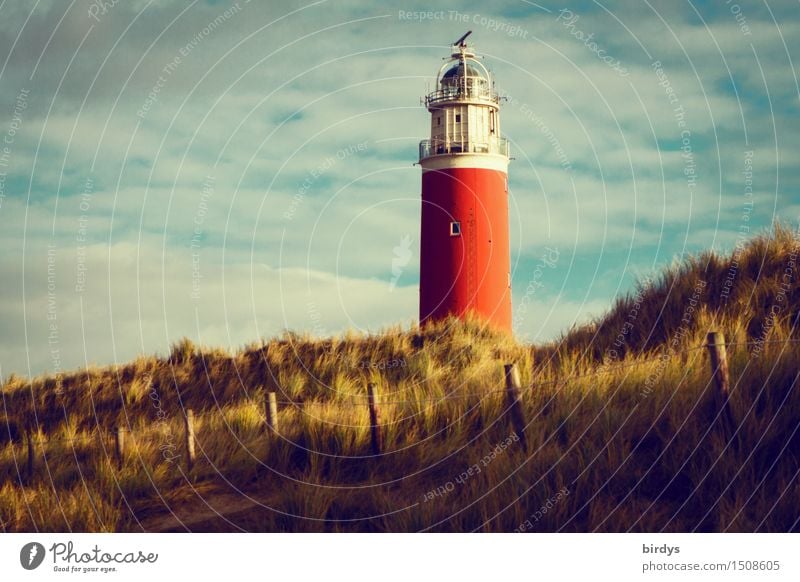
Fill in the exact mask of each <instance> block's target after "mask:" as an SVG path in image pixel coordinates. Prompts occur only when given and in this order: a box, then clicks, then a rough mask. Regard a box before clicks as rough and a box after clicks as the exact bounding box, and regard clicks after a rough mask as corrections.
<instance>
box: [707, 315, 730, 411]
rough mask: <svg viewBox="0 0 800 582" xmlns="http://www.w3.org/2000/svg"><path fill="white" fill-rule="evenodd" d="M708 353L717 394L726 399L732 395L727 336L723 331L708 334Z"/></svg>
mask: <svg viewBox="0 0 800 582" xmlns="http://www.w3.org/2000/svg"><path fill="white" fill-rule="evenodd" d="M707 339H708V346H707V347H708V354H709V355H710V356H711V376H712V377H713V378H714V384H715V385H716V388H717V395H718V396H720V397H722V398H723V400H724V401H727V400H728V396H729V395H730V378H729V376H728V354H727V352H726V350H725V336H724V335H723V334H722V332H719V331H712V332H710V333H709V334H708V338H707Z"/></svg>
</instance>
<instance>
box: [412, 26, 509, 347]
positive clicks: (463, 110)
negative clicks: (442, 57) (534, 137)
mask: <svg viewBox="0 0 800 582" xmlns="http://www.w3.org/2000/svg"><path fill="white" fill-rule="evenodd" d="M469 34H470V33H469V32H468V33H467V34H465V35H464V36H462V37H461V38H460V39H459V40H457V41H456V42H455V44H454V45H453V48H454V51H453V54H452V55H451V58H450V59H449V60H448V62H446V63H445V64H444V65H443V66H442V67H441V69H439V73H438V75H437V76H436V90H435V91H433V92H432V93H430V94H429V95H427V96H426V97H425V105H426V107H427V109H428V111H429V112H430V114H431V137H430V139H427V140H424V141H422V142H421V143H420V144H419V163H420V165H421V166H422V233H421V256H420V298H419V319H420V323H423V324H424V323H425V322H428V321H432V320H437V319H441V318H444V317H446V316H448V315H456V316H464V315H467V314H468V313H473V314H475V315H477V316H478V317H480V318H482V319H484V320H485V321H487V322H488V323H489V324H490V325H492V326H493V327H496V328H498V329H502V330H506V331H508V332H510V331H511V272H510V258H509V236H508V142H507V141H506V140H505V139H504V138H503V137H501V136H500V108H499V104H500V100H499V98H498V96H497V93H496V92H495V90H494V81H493V80H492V76H491V75H490V73H489V71H488V70H487V69H486V67H484V66H483V64H481V62H480V61H479V60H477V59H476V57H475V53H474V52H472V51H471V50H470V49H469V47H467V45H466V43H465V42H464V41H465V39H466V37H467V36H468V35H469Z"/></svg>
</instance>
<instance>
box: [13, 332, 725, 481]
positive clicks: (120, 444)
mask: <svg viewBox="0 0 800 582" xmlns="http://www.w3.org/2000/svg"><path fill="white" fill-rule="evenodd" d="M706 347H707V348H708V352H709V356H710V364H711V375H712V379H713V382H714V386H715V390H714V397H713V407H714V412H715V413H716V414H718V415H719V416H720V418H721V421H722V424H723V427H724V430H725V433H726V438H728V439H730V436H731V430H732V427H733V426H735V425H734V424H733V418H732V414H731V410H730V407H729V404H728V399H729V395H730V377H729V372H728V358H727V354H726V350H725V337H724V336H723V334H722V333H720V332H711V333H709V334H708V343H707V346H706ZM503 368H504V372H505V395H506V406H507V411H508V416H509V420H510V422H511V426H512V428H513V430H514V432H515V433H516V435H517V436H518V437H519V443H520V445H521V447H522V449H523V450H524V451H525V452H527V451H528V443H527V440H526V439H525V427H526V426H527V423H526V420H525V412H524V410H523V407H522V386H521V383H520V376H519V369H518V368H517V365H516V364H505V365H504V367H503ZM367 404H368V406H369V424H370V446H371V450H372V453H373V455H380V454H381V453H383V433H382V430H381V411H380V401H379V392H378V387H377V385H376V384H373V383H370V384H368V385H367ZM264 412H265V416H266V429H267V433H268V435H277V434H279V432H280V427H279V423H278V399H277V395H276V393H275V392H267V393H266V394H265V397H264ZM194 421H195V416H194V411H193V410H192V409H191V408H187V409H186V415H185V417H184V450H185V451H186V466H187V468H188V469H189V470H191V469H192V467H194V465H195V463H196V461H197V453H196V437H195V426H194ZM127 432H128V431H127V429H126V428H124V427H122V426H119V427H117V428H116V429H115V430H114V432H113V435H114V461H115V462H116V465H117V467H118V468H122V465H123V463H124V460H125V448H126V444H127V439H126V433H127ZM25 441H26V445H27V466H26V471H27V476H28V478H31V477H33V473H34V470H35V465H36V453H35V447H34V437H33V431H30V430H29V431H27V433H26V435H25Z"/></svg>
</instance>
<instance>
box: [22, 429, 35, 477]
mask: <svg viewBox="0 0 800 582" xmlns="http://www.w3.org/2000/svg"><path fill="white" fill-rule="evenodd" d="M25 442H26V444H27V445H28V466H27V475H28V479H33V469H34V466H35V464H36V461H35V454H36V452H35V450H34V447H33V429H31V428H28V430H27V431H26V432H25Z"/></svg>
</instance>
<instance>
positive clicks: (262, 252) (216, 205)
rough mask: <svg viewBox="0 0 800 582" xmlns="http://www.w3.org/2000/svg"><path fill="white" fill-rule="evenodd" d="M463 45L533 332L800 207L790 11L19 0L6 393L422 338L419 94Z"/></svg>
mask: <svg viewBox="0 0 800 582" xmlns="http://www.w3.org/2000/svg"><path fill="white" fill-rule="evenodd" d="M467 30H472V35H471V37H470V41H471V42H472V43H473V44H474V47H475V49H476V50H477V51H478V52H479V53H480V54H481V55H482V56H483V59H484V63H485V64H486V66H487V67H488V68H489V69H490V70H491V71H492V73H493V74H494V76H495V81H496V84H497V90H498V91H499V93H500V94H501V95H503V96H505V99H504V100H503V102H502V109H501V127H502V130H503V133H504V134H505V135H506V136H507V137H508V139H509V141H510V143H511V150H512V156H513V160H512V162H511V165H510V168H509V195H510V217H509V219H510V228H511V260H512V270H513V273H512V301H513V309H514V318H513V320H514V330H515V334H516V335H517V337H518V338H519V339H521V340H524V341H532V342H543V341H548V340H552V339H554V338H557V337H559V335H560V334H561V333H563V332H565V331H566V330H568V329H569V328H570V327H572V326H574V325H579V324H581V323H584V322H586V321H589V320H591V319H592V318H595V317H598V316H601V315H602V314H603V313H604V312H605V311H606V310H607V309H608V308H609V307H610V306H611V305H612V303H613V301H614V299H615V298H616V297H618V296H620V295H624V294H626V293H629V292H631V290H632V289H633V288H634V285H635V282H636V281H637V280H639V279H642V278H643V277H646V276H648V275H652V274H655V273H657V272H658V271H659V270H660V269H662V268H663V267H664V266H666V265H669V264H671V263H672V262H674V261H676V260H681V258H683V257H685V256H687V255H688V254H691V253H697V252H699V251H701V250H704V249H708V248H714V249H718V250H722V251H726V250H727V251H729V250H731V249H732V248H733V247H734V245H736V243H737V240H739V239H740V237H745V236H751V235H752V234H753V233H756V232H759V231H761V230H763V229H766V228H768V227H769V226H770V225H771V224H772V223H773V221H774V220H776V219H781V220H784V221H787V222H789V223H792V224H794V223H797V222H798V220H800V191H799V190H798V183H800V169H798V165H797V164H796V160H795V157H796V155H797V152H798V150H800V148H799V147H798V146H799V145H800V143H799V142H800V121H799V119H800V117H799V116H798V105H800V101H799V99H800V89H799V88H798V75H797V71H796V70H795V63H800V10H798V4H797V2H795V1H791V2H790V1H784V2H777V1H769V2H767V1H764V2H756V1H746V0H741V1H739V2H738V3H736V2H734V1H732V0H731V1H726V0H720V1H717V2H681V1H674V0H673V1H660V2H656V1H652V0H643V1H642V2H638V1H637V2H608V3H601V2H577V1H575V2H567V3H562V2H541V3H536V2H531V1H528V0H509V1H500V2H492V3H488V2H473V1H459V2H440V3H423V2H405V1H403V2H397V3H393V2H389V3H375V2H364V1H361V2H356V1H352V0H345V1H337V0H327V1H326V0H319V1H316V2H310V3H307V2H287V1H283V0H281V1H269V2H257V1H255V0H253V1H247V0H239V1H238V2H223V1H214V2H210V1H202V0H194V1H188V2H186V1H183V2H173V1H169V0H162V1H145V0H105V1H101V0H92V1H86V0H69V1H68V0H61V1H58V2H57V1H55V0H36V1H34V0H32V1H30V2H20V1H18V0H5V1H2V0H0V134H1V135H0V245H2V252H0V378H6V377H7V376H8V375H9V374H11V373H16V374H18V375H23V376H33V375H37V374H41V373H52V372H60V371H66V370H72V369H76V368H81V367H84V366H87V365H94V364H98V365H105V364H110V363H115V362H126V361H128V360H130V359H131V358H134V357H137V356H138V355H141V354H153V353H157V354H161V355H164V354H166V353H168V352H169V349H170V345H171V344H172V343H174V342H175V341H177V340H178V339H180V338H182V337H189V338H190V339H192V340H193V341H195V342H197V343H201V344H204V345H209V346H219V347H222V348H224V349H231V350H235V349H238V348H241V347H242V346H244V345H246V344H248V343H250V342H253V341H256V340H257V339H258V338H269V337H272V336H275V335H279V334H281V333H282V332H283V330H285V329H291V330H295V331H298V332H301V333H309V334H312V335H314V336H320V337H321V336H327V335H331V334H337V333H341V332H343V331H344V330H347V329H356V330H361V331H369V332H378V331H380V330H381V329H384V328H386V327H387V326H393V325H402V326H404V327H408V326H410V325H412V324H413V323H414V322H415V321H416V318H417V301H418V283H419V272H418V271H419V217H420V168H419V166H416V165H414V164H415V162H416V161H417V156H418V149H417V147H418V142H419V141H420V140H422V139H425V138H426V137H428V136H427V132H428V130H429V117H428V115H429V114H428V113H427V111H426V110H425V108H424V107H423V106H422V105H421V104H420V97H422V96H423V95H424V94H425V93H426V92H427V91H429V90H431V87H432V84H433V83H434V79H435V75H436V72H437V70H438V68H439V66H440V65H441V63H442V58H443V57H447V56H448V55H449V52H450V50H449V48H450V47H449V45H450V43H452V42H453V41H455V40H456V39H457V38H458V37H460V36H461V35H462V34H463V33H465V32H466V31H467ZM398 272H399V275H398Z"/></svg>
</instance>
